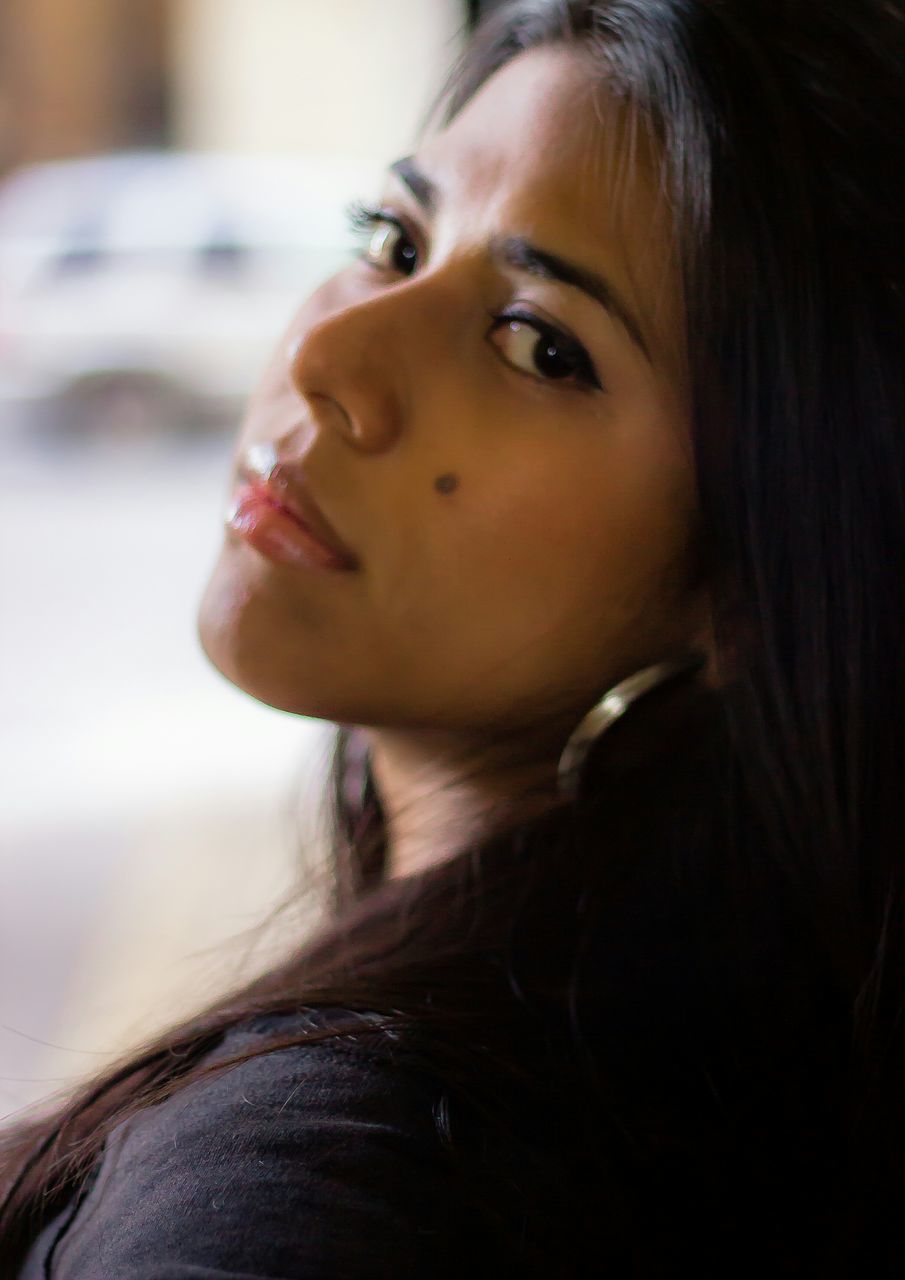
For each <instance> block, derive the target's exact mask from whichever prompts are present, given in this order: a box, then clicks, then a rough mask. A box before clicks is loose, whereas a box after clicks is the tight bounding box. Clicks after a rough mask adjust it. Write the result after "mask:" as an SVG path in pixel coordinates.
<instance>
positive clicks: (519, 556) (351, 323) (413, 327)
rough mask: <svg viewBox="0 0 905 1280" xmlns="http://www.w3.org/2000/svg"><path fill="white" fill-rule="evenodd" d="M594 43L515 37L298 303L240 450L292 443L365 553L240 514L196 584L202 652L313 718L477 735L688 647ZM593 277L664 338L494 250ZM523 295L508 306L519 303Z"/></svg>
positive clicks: (639, 238)
mask: <svg viewBox="0 0 905 1280" xmlns="http://www.w3.org/2000/svg"><path fill="white" fill-rule="evenodd" d="M622 145H623V144H622V139H621V137H620V133H619V125H618V120H617V116H616V113H615V110H614V109H612V108H610V109H607V105H606V100H605V99H604V98H602V97H601V95H600V94H599V92H596V93H595V90H594V86H593V81H592V79H591V77H590V73H589V71H588V68H587V67H586V64H585V63H584V61H583V59H582V56H581V55H580V54H579V53H577V52H575V51H571V50H566V49H542V50H535V51H532V52H530V53H527V54H522V55H520V56H519V57H518V58H516V59H515V60H514V61H512V62H511V63H509V64H508V65H507V66H506V67H504V68H503V69H502V70H501V71H499V72H498V73H497V74H496V75H495V76H493V77H492V79H491V80H489V81H488V82H487V84H486V85H485V86H484V87H483V88H482V89H481V91H480V92H479V93H478V94H477V95H476V96H475V97H474V98H473V99H472V100H471V101H470V103H469V104H468V105H467V106H466V107H465V108H464V109H463V111H462V112H461V113H460V114H459V115H458V116H457V117H456V119H455V120H454V121H453V122H452V123H451V124H450V125H449V126H447V127H446V128H445V129H442V130H440V131H438V132H436V133H435V134H434V135H433V136H432V137H430V138H429V139H428V140H427V141H426V142H425V143H423V145H422V146H421V147H420V148H419V151H418V154H417V156H416V157H414V158H413V161H412V163H413V164H415V165H416V166H417V169H418V171H420V172H421V173H422V174H424V175H426V176H427V177H428V178H429V179H430V181H431V183H432V184H433V185H434V186H435V188H436V207H435V208H434V210H433V211H432V212H428V210H427V209H425V208H423V207H422V205H421V203H419V201H418V199H416V197H415V195H414V193H413V191H412V189H410V186H409V185H408V184H407V183H406V182H404V181H403V180H402V178H401V177H399V176H397V175H396V174H391V175H389V176H388V177H387V181H386V184H385V187H384V189H383V191H382V192H381V199H380V202H379V204H380V209H381V211H382V212H383V213H386V214H388V215H391V216H392V217H393V218H394V219H396V220H398V222H399V223H400V224H401V226H402V227H404V231H402V230H400V229H399V227H397V226H396V225H394V224H391V223H380V224H379V225H378V227H377V228H376V232H377V234H376V236H375V238H374V240H373V241H371V243H370V250H369V252H366V253H365V254H364V255H363V256H362V257H361V258H360V259H358V260H357V261H355V262H353V263H352V264H351V265H350V266H348V267H347V268H346V269H344V270H343V271H342V272H340V274H338V275H337V276H335V277H333V278H332V279H331V280H329V281H328V282H327V283H326V284H324V285H323V286H322V287H321V288H320V289H318V290H317V292H316V293H315V294H314V295H313V296H312V297H311V298H310V299H309V300H308V301H307V302H306V303H305V304H304V306H302V307H301V309H300V310H299V312H298V314H297V315H296V316H295V318H294V320H293V322H292V324H291V326H290V329H289V332H288V333H287V335H286V337H285V340H284V341H283V342H282V343H281V344H280V346H279V348H278V350H277V351H276V352H275V354H274V357H273V360H272V361H271V364H270V367H269V368H268V370H267V372H266V374H265V376H264V378H263V380H262V382H261V385H260V387H259V389H258V391H257V393H256V395H255V396H254V397H253V400H252V402H251V404H250V406H249V410H248V413H247V415H246V418H245V421H244V424H243V427H242V430H241V433H240V437H239V440H238V442H237V448H236V462H237V464H238V461H239V459H240V458H241V457H242V455H243V452H244V450H246V449H247V448H248V446H250V445H252V444H256V443H271V442H273V443H274V444H275V445H276V446H277V448H278V449H279V450H280V451H281V452H282V454H283V455H284V456H287V457H291V458H292V459H293V460H294V461H296V462H297V463H299V464H300V465H301V466H302V467H303V468H304V472H305V474H306V477H307V480H308V483H309V484H310V487H311V490H312V492H313V493H314V495H315V497H316V500H317V501H318V503H319V505H320V506H321V507H322V509H323V511H324V512H325V514H326V515H327V517H328V519H329V520H330V522H331V523H332V524H333V525H334V527H335V528H336V529H337V531H338V532H339V533H340V535H341V537H342V538H343V540H344V541H345V542H346V543H347V544H348V545H349V546H350V547H351V548H352V549H353V550H354V551H355V553H356V554H357V557H358V560H359V568H358V569H357V570H356V571H354V572H351V573H345V574H329V573H323V572H316V571H312V570H310V569H306V568H294V567H289V566H286V565H282V564H276V563H274V562H273V561H272V560H269V559H267V558H266V557H265V556H264V555H262V554H261V553H260V552H258V551H257V550H255V549H254V548H253V547H251V546H249V545H248V544H247V542H245V541H243V540H242V539H239V538H237V537H235V536H234V535H233V534H232V533H230V532H228V533H227V534H226V536H225V538H224V543H223V546H222V549H221V552H220V554H219V557H218V559H217V562H216V564H215V566H214V568H213V571H212V573H211V577H210V580H209V582H208V585H207V588H206V590H205V593H204V597H203V600H202V602H201V608H200V613H199V634H200V638H201V642H202V645H203V647H204V649H205V652H206V653H207V655H208V657H209V658H210V659H211V661H212V662H213V663H214V665H215V666H216V667H218V668H219V670H220V671H221V672H222V673H223V674H224V675H225V676H226V677H227V678H228V679H230V680H231V681H233V682H234V683H235V684H236V685H238V686H239V687H240V688H242V689H243V690H245V691H246V692H248V693H249V694H251V695H252V696H254V697H255V698H258V699H260V700H261V701H263V702H266V703H269V704H270V705H273V706H276V707H280V708H282V709H284V710H287V711H292V712H296V713H299V714H303V715H308V716H315V717H320V718H325V719H330V720H335V721H338V722H343V723H354V724H362V725H371V726H395V727H430V728H442V729H449V730H454V731H456V732H463V731H464V732H475V733H481V734H484V733H486V732H492V731H493V729H494V728H495V727H500V728H501V727H511V728H517V727H519V726H521V725H528V724H531V723H533V722H535V721H536V720H537V719H538V717H542V716H545V715H548V714H550V712H551V710H554V709H555V710H557V711H565V712H568V711H569V710H570V709H573V708H574V711H575V713H576V714H577V715H580V714H581V713H582V712H583V710H584V709H586V707H587V706H588V705H589V704H590V702H591V701H592V700H593V699H594V697H595V696H597V695H598V694H599V692H600V690H601V689H603V688H606V687H607V686H608V685H609V684H612V683H614V682H615V681H616V680H618V679H620V678H621V677H622V676H624V675H625V674H628V673H629V672H630V671H633V670H636V669H637V668H638V667H640V666H643V665H646V664H647V663H649V662H655V661H657V660H659V659H660V658H662V657H664V656H666V655H667V654H668V653H671V652H673V651H675V650H676V649H677V648H681V647H684V646H685V645H686V644H687V643H688V642H689V640H690V639H691V637H692V636H694V635H695V634H696V633H697V632H698V631H699V630H700V628H701V626H702V622H703V619H704V617H705V615H706V601H705V600H704V598H703V596H702V592H701V589H700V587H698V586H697V585H695V582H694V578H695V567H694V554H693V547H694V538H695V529H696V499H695V482H694V472H693V467H692V463H691V458H690V446H689V442H688V412H687V407H686V397H685V394H684V390H683V380H682V374H681V356H680V347H679V335H680V333H681V328H682V322H681V302H680V297H679V292H678V285H677V283H676V281H677V273H676V270H675V264H674V262H673V260H672V256H671V252H670V243H671V242H670V237H669V228H668V224H667V222H666V220H665V217H664V215H663V211H662V209H661V208H660V207H659V206H658V204H657V200H656V197H655V194H654V191H655V184H653V183H652V182H647V181H646V179H645V175H644V173H643V172H642V171H641V170H640V169H639V172H638V175H637V178H636V179H633V182H632V186H631V188H630V190H629V192H628V196H627V206H626V207H627V209H628V211H629V217H628V219H627V220H626V222H625V224H624V225H623V226H621V227H616V226H615V219H614V217H613V200H612V191H611V189H610V188H609V186H608V180H607V176H606V175H607V173H608V172H612V166H607V165H606V164H603V163H602V158H603V157H604V156H605V155H618V152H619V148H620V146H622ZM513 236H518V237H524V238H525V239H526V240H527V241H529V242H530V243H531V244H532V245H535V246H539V247H541V248H542V249H544V250H546V251H548V252H549V253H552V254H556V255H559V256H560V257H562V258H565V259H568V261H569V262H570V263H574V264H577V265H579V266H580V267H581V268H583V269H584V270H586V271H593V272H596V273H598V274H601V273H602V274H603V275H605V276H606V278H607V279H608V281H609V282H610V283H611V284H612V285H613V286H614V287H615V288H616V290H617V291H618V293H619V294H620V296H621V298H622V299H623V300H624V302H625V303H626V305H627V306H628V308H629V310H630V311H631V313H632V315H633V316H634V317H635V319H636V321H637V323H638V326H639V328H640V330H641V332H642V334H643V335H644V339H645V341H646V345H647V346H648V349H649V353H650V355H651V356H652V360H651V359H649V358H648V356H647V355H646V354H645V353H644V351H642V350H641V348H640V347H639V345H638V344H637V343H636V342H635V341H633V340H632V338H631V337H630V336H629V333H628V331H627V329H626V328H625V327H624V325H623V324H622V323H621V322H620V321H619V320H618V319H616V318H615V317H614V315H613V314H611V312H610V311H609V310H608V309H607V308H605V307H604V306H602V305H601V303H600V301H598V300H597V299H596V298H594V297H591V296H589V294H587V293H586V292H584V291H582V290H581V289H579V288H577V287H575V286H574V285H573V284H566V283H563V282H562V281H560V280H557V279H552V278H544V277H542V276H539V275H537V274H531V273H528V272H526V271H525V270H523V269H522V268H521V267H519V266H517V265H512V264H511V263H510V262H505V261H502V260H501V259H500V257H499V255H498V254H496V255H495V254H493V253H491V251H490V245H491V244H492V243H493V238H494V237H496V239H497V241H499V240H500V239H501V238H503V237H513ZM515 315H518V317H519V318H518V319H513V318H512V317H513V316H515Z"/></svg>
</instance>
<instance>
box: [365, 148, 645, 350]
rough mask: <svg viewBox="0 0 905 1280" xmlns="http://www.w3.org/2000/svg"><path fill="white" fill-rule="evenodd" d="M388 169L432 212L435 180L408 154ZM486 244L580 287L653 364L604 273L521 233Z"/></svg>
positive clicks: (515, 264)
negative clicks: (547, 247) (589, 267)
mask: <svg viewBox="0 0 905 1280" xmlns="http://www.w3.org/2000/svg"><path fill="white" fill-rule="evenodd" d="M389 171H390V172H391V173H394V174H396V176H397V177H398V178H400V179H401V180H402V182H404V183H405V185H406V186H407V187H408V189H409V191H410V192H411V193H412V195H413V196H414V197H415V200H416V201H417V202H418V204H419V205H420V206H421V208H422V209H423V210H424V211H425V213H427V214H429V215H431V216H433V214H434V213H436V211H437V206H438V204H439V189H438V187H437V184H436V183H435V182H433V181H432V180H431V179H430V178H428V177H427V175H426V174H424V173H422V172H421V170H420V169H418V168H417V167H416V165H415V164H414V163H413V160H412V157H411V156H405V157H403V159H401V160H396V161H395V162H394V163H393V164H391V165H390V167H389ZM488 247H489V251H490V256H491V258H492V259H493V261H494V262H498V263H501V264H503V265H504V266H508V267H510V268H512V269H513V270H515V271H522V272H524V273H525V274H526V275H530V276H535V277H536V278H538V279H541V280H558V281H559V282H560V283H561V284H566V285H571V286H572V287H573V288H575V289H580V290H581V292H582V293H585V294H587V295H588V297H590V298H593V299H594V301H595V302H599V303H600V305H601V306H602V307H603V308H604V309H605V310H606V311H607V312H608V313H609V314H610V315H611V316H612V317H613V318H614V319H615V320H617V321H618V322H619V323H620V324H621V325H622V327H623V329H624V330H625V331H626V333H627V334H628V336H629V337H630V338H631V340H632V342H634V344H635V345H636V346H637V347H638V348H639V349H640V351H641V352H642V353H643V354H644V356H645V358H646V359H647V360H648V361H649V362H650V363H651V364H653V357H652V356H651V353H650V349H649V347H648V345H647V342H646V340H645V337H644V334H643V332H642V330H641V326H640V325H639V323H638V321H637V320H636V319H635V316H634V314H633V313H632V311H631V309H630V308H629V307H628V305H627V304H626V303H625V302H624V301H623V299H622V298H621V297H620V295H619V292H618V290H617V289H616V288H615V287H614V285H613V284H612V283H611V282H610V281H609V280H608V279H607V278H606V276H604V275H602V274H601V273H600V272H597V271H591V270H589V269H588V268H587V267H581V266H579V265H578V264H577V263H575V262H570V261H569V260H568V259H566V258H563V257H561V256H560V255H559V254H557V253H551V252H550V251H549V250H547V249H541V248H539V247H538V246H537V245H535V244H532V243H531V242H530V241H529V240H526V239H525V237H524V236H492V237H491V239H490V244H489V246H488Z"/></svg>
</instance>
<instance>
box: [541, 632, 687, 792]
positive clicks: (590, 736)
mask: <svg viewBox="0 0 905 1280" xmlns="http://www.w3.org/2000/svg"><path fill="white" fill-rule="evenodd" d="M706 661H707V658H706V655H705V654H703V653H700V652H699V651H698V650H694V651H689V652H688V653H684V654H680V655H678V656H677V657H674V658H667V659H665V660H664V661H663V662H655V663H654V664H653V665H652V666H649V667H642V668H641V669H640V670H639V671H635V672H634V673H633V674H632V675H630V676H626V678H625V679H624V680H620V681H619V683H618V684H616V685H614V686H613V688H612V689H608V690H607V692H606V693H605V694H604V695H603V697H602V698H601V699H600V701H599V702H597V703H595V705H594V706H593V707H592V708H591V710H590V711H589V712H588V713H587V715H585V716H584V718H583V719H582V720H581V721H580V722H579V724H578V725H577V726H576V728H575V729H574V730H573V731H572V733H571V735H570V736H569V740H568V742H567V743H566V745H565V747H564V748H563V751H562V754H561V755H560V757H559V765H558V767H557V786H558V789H559V794H560V795H561V796H565V797H567V798H569V799H573V798H574V797H575V795H576V794H577V791H578V784H579V781H580V776H581V768H582V765H583V764H584V761H585V758H586V757H587V754H588V752H589V751H590V749H591V746H592V745H593V744H594V743H595V742H596V741H597V739H598V738H599V737H600V736H601V735H602V734H604V733H606V731H607V729H609V727H610V725H612V724H613V723H614V722H615V721H616V720H618V719H619V718H620V716H622V715H624V714H625V712H626V711H627V710H628V708H629V707H630V706H631V705H632V703H633V702H635V701H636V700H637V699H638V698H640V697H641V696H642V694H645V693H647V692H648V691H649V690H650V689H653V688H655V687H656V686H657V685H660V684H664V683H665V682H666V681H667V680H670V679H672V677H673V676H677V675H680V674H682V673H685V672H688V673H691V672H693V671H697V670H699V669H700V668H701V667H702V666H704V664H705V663H706Z"/></svg>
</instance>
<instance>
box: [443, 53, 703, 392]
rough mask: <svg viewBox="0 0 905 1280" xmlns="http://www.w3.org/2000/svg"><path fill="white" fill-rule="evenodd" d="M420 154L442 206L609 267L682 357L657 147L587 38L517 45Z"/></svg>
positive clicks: (658, 345) (656, 336)
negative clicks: (611, 84) (523, 49)
mask: <svg viewBox="0 0 905 1280" xmlns="http://www.w3.org/2000/svg"><path fill="white" fill-rule="evenodd" d="M418 162H419V167H421V168H423V169H424V170H425V171H426V172H427V173H428V175H429V176H430V177H431V178H433V179H434V180H435V181H436V183H437V185H438V186H439V187H440V190H441V212H442V210H443V209H445V208H449V209H450V210H453V211H455V215H456V218H457V220H458V221H460V222H461V223H465V224H467V223H468V222H469V221H471V222H473V223H475V224H476V225H477V224H480V226H481V227H482V228H483V229H485V230H490V229H491V228H492V229H493V230H499V231H507V232H513V233H518V234H523V235H526V236H528V237H529V238H530V239H532V240H534V241H536V242H537V243H539V244H541V245H542V246H543V247H544V248H549V249H550V250H552V251H553V252H559V253H562V254H564V255H566V256H569V257H571V258H573V259H575V260H576V261H578V262H580V263H582V264H584V265H587V266H589V267H591V268H597V269H599V270H602V271H604V272H605V273H606V275H607V276H608V277H609V278H610V279H611V280H612V281H613V283H614V284H615V285H616V287H617V288H618V290H619V292H620V293H621V294H622V295H623V296H624V297H625V298H626V299H627V301H628V303H629V305H630V306H631V307H632V309H633V310H634V312H635V314H636V315H637V316H639V318H640V320H641V324H642V327H643V329H644V331H645V334H646V336H648V338H649V343H650V346H651V348H652V349H653V350H655V351H656V352H657V353H658V355H659V356H660V357H661V358H662V360H663V362H664V364H665V365H666V366H667V367H672V368H673V371H675V368H676V364H677V362H678V364H681V334H682V331H683V327H682V324H681V315H682V304H681V277H680V273H679V270H678V265H677V261H676V254H675V248H674V240H673V227H672V220H671V217H670V214H669V208H668V202H667V200H666V198H665V195H664V193H663V192H662V190H661V183H660V181H659V176H658V167H657V157H656V154H655V151H654V149H653V145H652V144H651V143H650V141H649V139H648V138H647V137H646V136H645V135H644V133H643V132H642V131H641V130H640V129H639V128H636V127H635V125H634V123H633V120H632V117H631V116H630V115H629V113H628V112H627V110H626V109H625V107H624V105H623V104H621V103H620V102H619V100H618V99H617V98H616V97H615V95H613V94H612V93H611V92H610V91H609V90H608V88H607V85H606V81H605V79H602V78H601V75H600V71H599V70H596V69H595V68H593V67H592V66H591V64H590V61H589V59H588V56H587V55H586V54H585V53H584V52H583V51H582V50H578V49H569V48H565V47H558V46H551V47H545V48H542V49H533V50H530V51H529V52H527V53H522V54H519V55H518V57H516V58H514V59H512V61H510V62H509V63H507V64H506V66H504V67H503V68H502V69H501V70H500V71H498V72H496V73H495V74H494V75H493V76H491V77H490V79H489V80H487V82H486V83H485V84H484V85H483V86H482V87H481V89H479V90H478V92H477V93H476V94H475V95H474V97H472V98H471V100H470V101H469V102H468V103H467V104H466V105H465V107H464V108H463V109H462V110H461V111H460V112H459V114H458V115H457V116H456V117H455V118H454V119H453V120H452V121H451V122H450V123H449V124H448V125H447V126H446V127H445V128H444V129H441V130H438V131H437V132H436V133H434V134H433V136H431V137H430V138H429V139H427V140H426V141H425V142H424V143H423V144H422V145H421V147H419V150H418Z"/></svg>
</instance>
